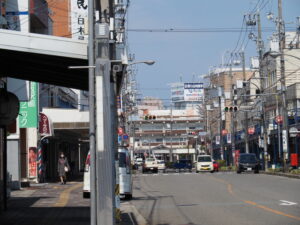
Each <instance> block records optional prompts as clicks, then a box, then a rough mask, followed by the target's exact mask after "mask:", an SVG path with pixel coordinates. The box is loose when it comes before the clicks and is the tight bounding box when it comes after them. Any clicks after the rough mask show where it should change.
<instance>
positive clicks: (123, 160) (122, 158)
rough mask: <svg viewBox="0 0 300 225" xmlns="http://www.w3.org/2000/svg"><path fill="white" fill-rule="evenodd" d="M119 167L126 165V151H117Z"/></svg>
mask: <svg viewBox="0 0 300 225" xmlns="http://www.w3.org/2000/svg"><path fill="white" fill-rule="evenodd" d="M119 167H121V168H125V167H126V153H124V152H119Z"/></svg>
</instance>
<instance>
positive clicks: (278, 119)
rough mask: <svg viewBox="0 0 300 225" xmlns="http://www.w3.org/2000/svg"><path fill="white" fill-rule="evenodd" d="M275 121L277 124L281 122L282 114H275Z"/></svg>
mask: <svg viewBox="0 0 300 225" xmlns="http://www.w3.org/2000/svg"><path fill="white" fill-rule="evenodd" d="M275 121H276V123H278V124H281V123H282V122H283V117H282V116H280V115H279V116H276V119H275Z"/></svg>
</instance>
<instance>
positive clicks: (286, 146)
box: [282, 130, 288, 152]
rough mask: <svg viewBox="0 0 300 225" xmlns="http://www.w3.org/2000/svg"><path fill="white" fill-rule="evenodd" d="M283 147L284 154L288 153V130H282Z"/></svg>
mask: <svg viewBox="0 0 300 225" xmlns="http://www.w3.org/2000/svg"><path fill="white" fill-rule="evenodd" d="M282 146H283V152H287V149H288V140H287V133H286V130H282Z"/></svg>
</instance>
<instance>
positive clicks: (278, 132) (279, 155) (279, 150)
mask: <svg viewBox="0 0 300 225" xmlns="http://www.w3.org/2000/svg"><path fill="white" fill-rule="evenodd" d="M276 110H277V115H278V116H279V115H280V113H279V105H278V97H277V96H276ZM280 133H281V131H280V124H279V123H277V135H278V137H277V140H278V158H279V159H280V158H281V137H280Z"/></svg>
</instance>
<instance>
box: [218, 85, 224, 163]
mask: <svg viewBox="0 0 300 225" xmlns="http://www.w3.org/2000/svg"><path fill="white" fill-rule="evenodd" d="M219 88H220V89H219V107H220V120H219V132H220V154H221V159H222V160H223V159H224V155H223V136H222V130H223V121H222V107H221V103H222V91H221V87H219Z"/></svg>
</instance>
